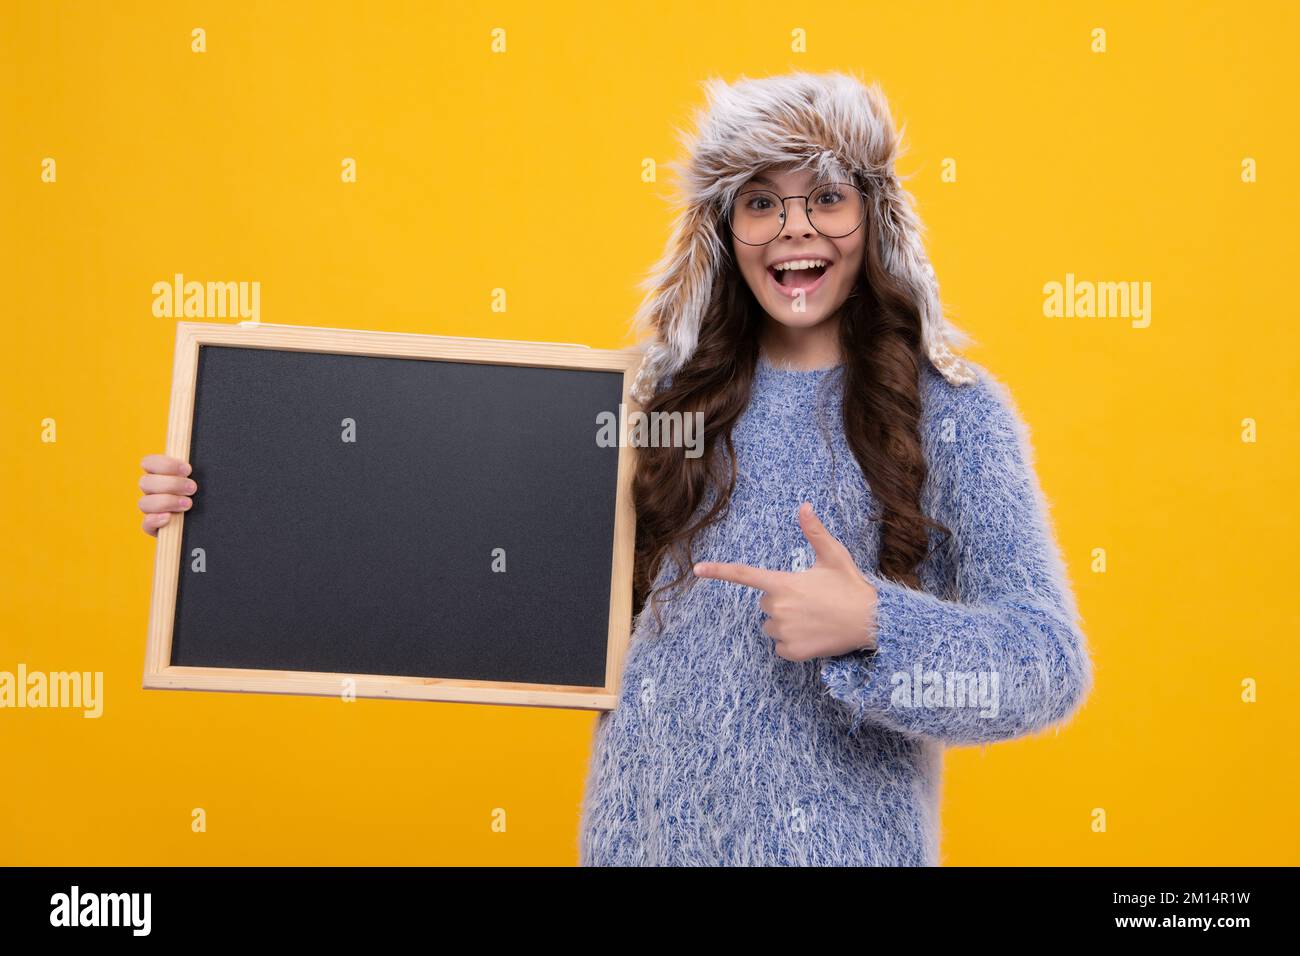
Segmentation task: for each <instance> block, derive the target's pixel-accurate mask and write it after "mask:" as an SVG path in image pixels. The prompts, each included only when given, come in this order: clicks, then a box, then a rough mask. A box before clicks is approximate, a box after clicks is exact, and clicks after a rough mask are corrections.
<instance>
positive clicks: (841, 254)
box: [731, 168, 867, 329]
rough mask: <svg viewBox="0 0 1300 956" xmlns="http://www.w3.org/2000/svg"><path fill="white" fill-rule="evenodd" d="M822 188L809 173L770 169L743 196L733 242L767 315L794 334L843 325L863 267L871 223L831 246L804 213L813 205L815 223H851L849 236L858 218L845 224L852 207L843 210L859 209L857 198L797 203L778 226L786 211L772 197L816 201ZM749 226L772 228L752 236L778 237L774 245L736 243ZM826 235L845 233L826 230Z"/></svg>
mask: <svg viewBox="0 0 1300 956" xmlns="http://www.w3.org/2000/svg"><path fill="white" fill-rule="evenodd" d="M819 185H821V183H820V182H819V180H818V179H817V176H816V173H815V172H814V171H813V170H810V169H803V170H784V169H775V168H774V169H765V170H761V171H760V172H758V173H757V174H755V175H754V176H753V177H752V178H751V179H750V180H749V181H748V182H747V183H746V184H745V185H744V186H742V187H741V188H740V191H739V192H738V193H737V195H736V216H735V223H734V227H733V228H734V231H733V235H732V240H731V246H732V250H733V253H734V255H735V257H736V264H737V265H738V266H739V268H740V272H741V274H742V275H743V276H744V277H745V282H746V283H748V285H749V288H750V289H751V290H753V293H754V297H755V298H757V299H758V302H759V304H760V305H761V306H762V307H763V311H764V312H766V313H767V315H768V316H769V317H770V318H771V319H773V320H774V321H776V322H779V323H780V324H781V325H783V326H786V327H788V328H792V329H793V328H800V329H808V328H812V327H814V326H819V325H821V324H822V323H823V322H825V321H826V320H827V319H830V318H833V317H836V316H837V315H838V313H839V310H840V307H841V306H842V305H843V304H844V302H845V300H847V299H848V297H849V293H851V292H852V291H853V287H854V285H855V284H856V283H857V281H858V278H859V276H860V275H861V273H862V271H863V267H864V256H865V251H866V239H865V236H866V233H867V229H866V224H865V222H863V223H862V224H860V225H858V226H857V228H855V229H853V231H852V232H850V233H849V234H848V235H846V236H841V237H838V238H828V237H827V236H824V235H822V234H821V233H819V232H818V231H817V230H816V229H815V228H813V225H812V223H810V222H809V221H808V211H807V206H806V205H805V203H808V202H811V203H813V218H814V220H816V221H817V222H818V224H820V225H822V226H823V227H829V226H831V225H833V224H834V223H836V222H845V221H847V222H848V225H847V226H845V227H843V228H852V226H853V222H854V221H855V220H856V219H857V218H858V216H856V215H854V216H850V217H849V218H848V219H847V220H845V219H844V218H843V217H844V215H845V213H844V210H845V209H846V208H850V207H846V206H843V205H840V206H838V210H837V209H836V207H837V204H844V203H850V204H855V203H857V202H858V197H857V196H855V195H854V196H851V195H845V194H837V193H836V192H834V191H831V190H827V191H823V192H821V193H819V194H818V195H816V196H815V197H814V198H813V199H811V200H798V199H792V200H789V201H788V202H786V204H785V210H786V217H785V222H784V223H781V222H780V221H779V219H778V215H779V213H780V211H781V210H780V208H779V205H778V204H777V203H775V202H774V201H773V197H772V195H771V194H773V193H775V194H776V196H803V195H809V194H812V193H813V192H814V190H816V189H817V187H818V186H819ZM760 190H761V191H762V192H761V193H760ZM851 208H854V209H858V208H859V207H858V206H856V205H854V206H852V207H851ZM744 222H748V223H750V224H751V226H752V228H754V229H757V230H763V229H767V228H769V226H768V225H767V224H770V231H767V232H763V231H759V232H756V233H753V234H746V237H747V238H750V239H757V240H759V241H761V240H762V239H765V238H766V237H767V236H768V235H771V234H772V233H775V234H776V235H775V238H773V239H772V241H771V242H768V243H767V244H766V245H747V244H746V243H745V242H742V241H740V240H739V239H737V238H736V237H735V236H736V234H737V233H744V229H743V225H742V224H743V223H744ZM778 230H779V231H778ZM827 231H829V232H839V231H841V229H840V228H827ZM778 266H780V268H777V267H778ZM791 266H794V267H795V268H791Z"/></svg>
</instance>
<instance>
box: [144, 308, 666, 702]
mask: <svg viewBox="0 0 1300 956" xmlns="http://www.w3.org/2000/svg"><path fill="white" fill-rule="evenodd" d="M203 345H226V346H235V347H238V348H264V349H282V350H290V351H298V352H333V353H344V354H348V355H372V356H380V357H388V358H412V359H430V360H439V359H441V360H445V361H455V362H478V363H483V364H492V365H525V366H542V367H547V368H569V369H591V370H603V371H615V372H622V373H623V397H622V401H623V404H624V405H625V406H626V409H625V410H626V412H627V413H629V414H630V413H631V412H632V411H634V410H636V409H637V408H638V407H639V406H637V404H636V402H635V399H633V398H632V396H631V385H632V379H633V376H634V374H635V371H636V367H637V364H638V363H639V361H640V358H641V353H640V351H639V350H637V349H618V350H613V349H594V348H590V347H589V346H585V345H569V344H558V343H550V342H521V341H514V340H508V339H476V338H454V337H449V336H440V335H414V334H408V333H401V332H369V331H361V330H357V329H331V328H318V327H313V326H292V325H269V324H263V323H242V324H240V325H222V324H215V323H203V322H180V323H177V326H176V358H175V363H174V366H173V371H172V393H171V411H170V415H169V418H168V422H167V454H168V455H171V456H174V457H176V458H180V459H182V460H188V458H189V450H190V431H191V427H192V425H193V421H194V389H195V383H196V379H197V377H198V361H199V348H200V346H203ZM612 411H617V409H612ZM593 427H594V423H593ZM634 452H635V449H634V448H632V447H631V445H630V444H629V443H627V442H620V447H619V455H618V488H617V493H616V501H615V509H614V547H613V553H612V555H611V565H610V566H611V570H612V574H611V584H610V597H609V640H608V649H607V652H606V659H605V684H604V686H602V687H578V686H567V685H560V684H518V683H508V682H498V681H476V680H452V679H446V678H435V677H428V678H425V677H395V676H389V675H383V674H335V673H314V672H305V671H271V670H247V669H232V668H218V667H175V666H172V664H171V663H170V661H171V652H172V627H173V625H174V623H175V618H176V591H177V586H178V584H179V577H180V563H181V534H182V531H183V528H184V524H185V515H184V514H183V513H175V514H173V515H172V519H171V521H169V522H168V523H167V524H166V525H164V526H163V527H162V528H161V529H159V532H158V545H157V553H156V555H155V559H154V580H153V597H152V601H151V607H150V613H149V637H148V643H147V647H146V651H145V663H144V687H145V688H151V689H171V690H207V691H242V692H249V693H266V694H305V695H313V696H325V697H338V696H341V695H342V694H343V691H344V688H345V686H346V685H345V684H344V683H343V682H344V681H346V680H349V679H350V680H352V681H354V682H355V685H354V686H353V687H352V688H351V693H353V694H354V695H355V696H357V697H374V698H384V697H390V698H400V699H407V700H440V701H454V702H459V703H481V704H508V705H517V706H532V707H568V708H576V709H582V710H612V709H613V708H614V707H615V706H616V705H617V703H618V693H619V680H620V678H621V675H622V671H623V660H624V657H625V655H626V653H627V646H628V641H629V640H630V637H631V623H632V622H631V616H632V560H633V547H634V543H635V533H636V525H635V522H636V515H635V512H634V510H633V508H632V496H631V478H632V465H633V455H634ZM202 493H203V492H202V489H200V491H199V494H202Z"/></svg>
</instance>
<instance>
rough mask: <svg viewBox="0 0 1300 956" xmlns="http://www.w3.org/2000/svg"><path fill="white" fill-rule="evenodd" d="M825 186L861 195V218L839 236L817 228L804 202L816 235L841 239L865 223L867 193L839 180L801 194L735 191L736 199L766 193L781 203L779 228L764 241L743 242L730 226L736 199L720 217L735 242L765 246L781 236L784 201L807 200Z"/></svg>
mask: <svg viewBox="0 0 1300 956" xmlns="http://www.w3.org/2000/svg"><path fill="white" fill-rule="evenodd" d="M827 186H844V187H846V188H848V189H852V190H853V191H854V192H856V193H857V194H858V195H859V196H861V197H862V218H861V219H859V220H858V224H857V225H856V226H854V227H853V228H852V229H850V230H849V231H848V232H846V233H844V234H843V235H840V236H828V235H826V233H824V232H822V231H821V230H820V229H818V228H817V223H815V222H813V210H812V206H810V205H807V204H805V205H804V215H805V216H807V217H808V225H810V226H812V227H813V229H816V230H817V235H819V236H824V237H825V238H827V239H843V238H844V237H845V236H851V235H853V234H854V233H855V232H857V231H858V230H859V229H861V228H862V224H863V223H865V222H866V221H867V193H866V190H864V189H862V188H861V187H860V186H855V185H854V184H853V183H841V182H829V183H822V184H821V185H820V186H818V187H817V188H816V189H814V190H813V191H812V192H810V193H807V194H806V195H803V196H777V194H776V193H775V192H773V191H772V190H770V189H749V190H746V191H745V192H742V193H737V194H736V199H739V198H740V197H741V196H745V195H748V194H749V193H767V194H768V195H769V196H776V198H777V201H778V202H779V203H780V204H781V229H778V230H777V231H776V235H775V236H773V237H772V238H771V239H768V240H767V241H766V242H745V240H744V239H741V238H740V236H737V235H736V230H735V229H733V228H732V226H731V216H732V213H733V212H735V209H736V199H733V200H732V201H731V205H730V206H729V207H728V208H727V211H726V214H725V215H724V216H723V217H722V219H723V221H724V222H725V223H726V224H727V231H728V232H730V233H731V235H732V238H734V239H735V240H736V241H737V242H741V243H744V244H745V245H747V246H766V245H768V244H769V243H771V242H773V241H774V240H776V239H779V238H780V236H781V231H782V230H783V229H784V228H785V204H786V202H788V201H789V200H791V199H803V200H809V199H812V197H813V196H815V195H816V194H817V193H818V192H819V191H820V190H823V189H825V188H826V187H827Z"/></svg>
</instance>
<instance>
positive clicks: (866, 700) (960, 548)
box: [579, 73, 1092, 865]
mask: <svg viewBox="0 0 1300 956" xmlns="http://www.w3.org/2000/svg"><path fill="white" fill-rule="evenodd" d="M707 90H708V93H709V100H710V106H709V108H708V111H707V113H706V115H704V116H702V117H700V118H699V129H698V131H697V132H696V134H695V135H694V137H693V138H692V139H691V140H689V141H688V145H689V147H690V150H691V155H690V157H689V161H688V162H687V163H686V164H685V167H684V168H681V167H678V168H679V171H680V172H681V173H682V174H683V179H684V185H685V192H686V206H685V209H684V210H683V211H682V213H681V216H680V217H679V219H678V220H677V223H676V228H675V234H674V235H673V236H672V238H671V240H670V242H669V245H668V249H667V252H666V253H665V255H664V257H663V259H661V260H660V262H659V263H658V264H657V265H656V267H655V268H654V270H653V272H652V274H651V276H650V277H649V278H648V279H647V280H646V282H645V283H644V288H646V289H647V291H648V292H649V294H648V295H647V297H646V300H645V302H644V304H643V306H642V309H641V310H640V312H639V314H638V321H639V323H640V324H641V325H642V327H643V328H646V327H648V328H649V329H650V330H651V331H652V333H653V336H654V340H653V342H652V343H651V344H650V346H649V348H648V349H647V351H646V357H645V362H644V364H643V366H642V369H641V373H640V376H639V378H638V382H637V390H638V396H637V397H638V398H639V399H640V400H642V401H643V402H645V403H646V410H647V411H650V412H655V411H678V410H680V411H695V410H702V411H703V412H704V421H705V454H704V455H703V456H701V457H698V458H687V457H686V456H685V455H684V454H683V451H682V449H677V448H642V449H639V450H638V465H637V472H636V477H635V485H634V494H635V500H636V510H637V562H636V577H635V579H636V584H635V592H636V596H635V601H634V604H635V606H636V607H638V608H640V611H639V613H638V616H637V618H636V627H635V630H634V634H633V640H632V644H631V647H630V648H629V651H628V656H627V662H626V666H625V669H624V672H623V682H622V692H621V696H620V701H619V705H618V707H617V708H616V709H615V710H614V711H612V712H609V713H606V714H602V715H601V717H600V718H599V719H598V721H597V725H596V731H595V739H594V746H593V758H592V766H591V771H590V775H589V778H588V781H587V787H586V793H585V796H584V800H583V806H582V823H581V835H580V842H579V846H580V858H581V862H582V863H583V864H587V865H609V864H670V865H699V864H705V865H710V864H759V865H773V864H776V865H782V864H797V865H807V864H812V865H827V864H831V865H835V864H859V865H860V864H888V865H898V864H922V865H932V864H935V863H937V862H938V804H939V776H940V761H941V756H942V751H943V747H944V745H946V744H974V743H987V742H990V741H996V740H1006V739H1010V738H1013V737H1019V736H1023V735H1026V734H1030V733H1033V732H1035V731H1037V730H1040V729H1042V728H1044V727H1047V726H1048V725H1050V724H1053V723H1057V722H1060V721H1064V720H1066V719H1067V718H1069V717H1070V716H1071V715H1072V714H1073V713H1074V712H1075V711H1076V709H1077V708H1078V706H1079V704H1080V702H1081V701H1082V700H1083V698H1084V697H1085V696H1086V694H1087V692H1088V690H1089V688H1090V687H1091V683H1092V671H1091V663H1090V659H1089V656H1088V652H1087V648H1086V645H1085V639H1084V636H1083V634H1082V633H1081V632H1080V631H1079V630H1078V629H1077V627H1076V624H1075V620H1076V618H1077V616H1078V615H1077V610H1076V607H1075V603H1074V597H1073V594H1072V591H1071V589H1070V586H1069V583H1068V580H1067V577H1066V572H1065V568H1064V565H1063V563H1062V561H1061V558H1060V554H1059V551H1058V549H1057V545H1056V542H1055V540H1054V538H1053V535H1052V533H1051V531H1050V529H1049V525H1048V512H1047V508H1046V502H1045V499H1044V498H1043V496H1042V494H1041V490H1040V488H1039V485H1038V481H1037V477H1036V475H1035V474H1034V472H1033V471H1032V470H1031V466H1032V455H1031V451H1030V446H1029V442H1028V435H1027V432H1026V430H1025V428H1024V424H1023V422H1022V421H1021V419H1020V417H1019V414H1018V413H1017V412H1016V411H1014V405H1013V403H1012V401H1011V399H1010V396H1009V394H1008V393H1007V392H1006V390H1005V388H1004V387H1003V386H1001V384H1000V383H998V382H996V381H995V380H994V379H993V378H992V377H991V376H990V375H989V373H988V372H986V371H985V370H983V369H982V368H980V367H979V366H976V365H974V364H972V363H969V362H964V361H962V360H960V359H959V358H957V356H956V355H955V354H954V353H953V352H952V350H951V349H950V348H949V341H953V342H957V343H959V342H960V341H961V340H964V339H965V336H964V335H962V334H961V333H959V332H958V331H957V330H956V329H954V328H952V327H951V326H949V325H948V324H947V323H946V322H945V321H944V319H943V316H942V313H941V310H940V305H939V301H938V288H937V283H936V282H935V280H934V273H933V270H932V269H931V268H930V266H929V264H928V262H927V260H926V256H925V253H924V251H923V248H922V246H921V243H920V238H919V232H920V225H919V223H918V221H917V219H916V217H915V215H914V213H913V211H912V208H911V200H910V197H909V196H908V194H907V193H906V192H904V191H903V189H902V187H901V186H900V185H899V182H898V179H897V177H896V175H895V173H894V169H893V167H894V161H895V158H896V153H897V148H898V135H897V134H896V132H895V130H894V126H893V122H892V119H891V117H890V113H889V108H888V106H887V104H886V102H885V99H884V97H883V95H882V94H881V93H880V91H879V89H878V88H876V87H874V86H873V87H871V88H867V87H865V86H864V85H863V84H862V83H861V82H860V81H859V80H857V79H855V78H853V77H850V76H846V75H842V74H827V75H810V74H806V73H795V74H792V75H788V76H782V77H775V78H770V79H762V80H746V79H742V80H741V81H739V82H737V83H736V84H734V85H730V86H729V85H727V84H724V83H722V82H721V81H718V80H712V81H709V83H708V84H707ZM701 559H702V560H701ZM697 561H698V563H696V562H697ZM810 565H811V567H810ZM647 595H648V597H649V600H648V602H647V601H645V598H646V597H647Z"/></svg>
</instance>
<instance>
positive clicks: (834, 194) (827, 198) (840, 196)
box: [817, 189, 844, 206]
mask: <svg viewBox="0 0 1300 956" xmlns="http://www.w3.org/2000/svg"><path fill="white" fill-rule="evenodd" d="M843 201H844V193H842V192H840V190H838V189H823V190H822V191H821V192H820V193H818V194H817V203H818V205H822V206H833V205H835V204H836V203H837V202H843Z"/></svg>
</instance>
